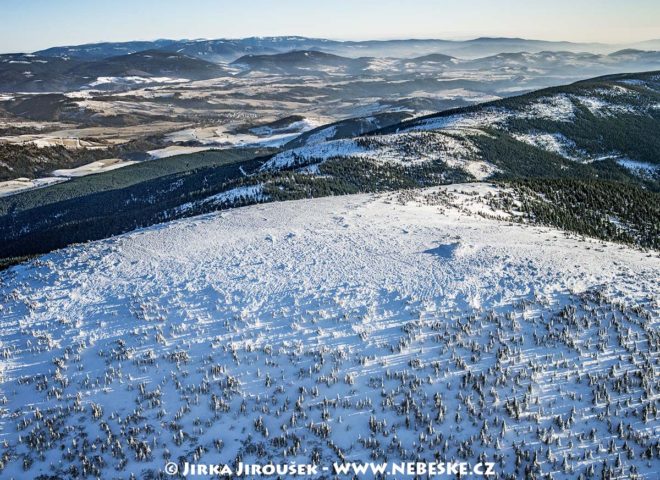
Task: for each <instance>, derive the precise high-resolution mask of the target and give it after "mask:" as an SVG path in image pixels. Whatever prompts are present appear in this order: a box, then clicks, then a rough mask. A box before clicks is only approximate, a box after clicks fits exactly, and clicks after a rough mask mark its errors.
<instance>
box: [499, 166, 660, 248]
mask: <svg viewBox="0 0 660 480" xmlns="http://www.w3.org/2000/svg"><path fill="white" fill-rule="evenodd" d="M504 185H506V186H508V187H511V188H512V193H511V194H501V195H500V196H499V197H494V198H493V199H491V200H490V203H491V206H493V207H496V208H501V209H503V210H504V211H509V212H512V211H514V210H515V211H518V212H519V213H522V215H523V219H524V220H525V221H527V222H530V223H534V224H539V225H545V226H551V227H556V228H559V229H561V230H567V231H570V232H575V233H578V234H582V235H587V236H590V237H594V238H599V239H602V240H607V241H614V242H620V243H626V244H631V245H638V246H641V247H644V248H652V249H656V250H657V249H660V194H659V193H657V192H650V191H648V190H645V189H643V188H640V187H637V186H634V185H630V184H623V183H619V182H611V181H602V180H577V179H570V178H561V179H539V178H534V179H519V180H511V181H507V182H504Z"/></svg>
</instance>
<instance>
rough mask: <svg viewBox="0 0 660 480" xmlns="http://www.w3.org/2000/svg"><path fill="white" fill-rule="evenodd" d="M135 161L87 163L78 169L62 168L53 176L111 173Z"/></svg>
mask: <svg viewBox="0 0 660 480" xmlns="http://www.w3.org/2000/svg"><path fill="white" fill-rule="evenodd" d="M134 163H137V162H134V161H131V160H122V159H121V158H106V159H103V160H97V161H96V162H91V163H87V164H85V165H82V166H80V167H77V168H61V169H59V170H54V171H53V173H52V175H53V176H55V177H85V176H87V175H93V174H95V173H103V172H109V171H110V170H116V169H118V168H123V167H127V166H129V165H133V164H134Z"/></svg>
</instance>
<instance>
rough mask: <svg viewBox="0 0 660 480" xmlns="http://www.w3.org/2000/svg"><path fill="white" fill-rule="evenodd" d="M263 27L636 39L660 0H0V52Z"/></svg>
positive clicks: (329, 32) (322, 33) (657, 33)
mask: <svg viewBox="0 0 660 480" xmlns="http://www.w3.org/2000/svg"><path fill="white" fill-rule="evenodd" d="M268 35H304V36H313V37H323V38H333V39H340V40H344V39H350V40H356V39H357V40H359V39H387V38H448V39H459V38H462V39H463V38H473V37H478V36H511V37H524V38H535V39H543V40H569V41H579V42H583V41H587V42H591V41H594V42H603V43H632V42H636V41H641V40H650V39H657V38H660V0H544V1H539V0H526V1H525V0H324V1H320V0H0V52H18V51H34V50H37V49H41V48H46V47H50V46H55V45H71V44H79V43H91V42H98V41H126V40H151V39H156V38H177V39H178V38H191V39H192V38H239V37H247V36H268Z"/></svg>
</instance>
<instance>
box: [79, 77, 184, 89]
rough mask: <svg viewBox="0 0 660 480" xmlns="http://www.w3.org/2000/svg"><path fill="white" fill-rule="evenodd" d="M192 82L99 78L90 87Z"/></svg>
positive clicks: (158, 79) (135, 78)
mask: <svg viewBox="0 0 660 480" xmlns="http://www.w3.org/2000/svg"><path fill="white" fill-rule="evenodd" d="M189 81H190V80H189V79H187V78H171V77H140V76H137V75H133V76H127V77H98V78H97V79H96V80H94V81H93V82H91V83H90V84H89V86H90V87H98V86H101V85H107V84H120V85H145V84H149V83H165V84H172V83H186V82H189Z"/></svg>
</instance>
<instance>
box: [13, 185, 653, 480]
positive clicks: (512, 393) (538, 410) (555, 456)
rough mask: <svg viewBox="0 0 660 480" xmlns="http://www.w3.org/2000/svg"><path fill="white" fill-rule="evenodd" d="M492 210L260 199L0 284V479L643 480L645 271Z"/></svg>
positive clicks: (648, 292)
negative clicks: (465, 465)
mask: <svg viewBox="0 0 660 480" xmlns="http://www.w3.org/2000/svg"><path fill="white" fill-rule="evenodd" d="M496 193H497V189H496V188H494V187H492V186H488V185H483V184H479V185H452V186H449V187H445V188H436V189H430V190H425V191H420V192H414V191H412V192H411V191H407V192H405V193H392V194H387V195H380V196H370V195H359V196H350V197H341V198H325V199H316V200H308V201H297V202H284V203H278V204H269V205H259V206H253V207H248V208H242V209H235V210H232V211H228V212H223V213H221V214H211V215H206V216H203V217H197V218H193V219H188V220H184V221H177V222H173V223H169V224H164V225H161V226H157V227H153V228H150V229H146V230H141V231H137V232H134V233H131V234H128V235H123V236H120V237H116V238H113V239H110V240H106V241H103V242H97V243H91V244H86V245H79V246H75V247H71V248H68V249H65V250H62V251H59V252H55V253H53V254H50V255H47V256H45V257H42V258H40V259H39V260H36V261H34V262H32V263H31V264H27V265H22V266H18V267H14V268H13V269H11V270H9V271H6V272H4V273H2V274H1V275H2V276H1V277H0V355H1V356H2V362H1V363H0V399H1V402H0V403H1V406H0V438H1V439H2V444H0V462H1V463H0V468H2V473H1V474H0V475H1V476H2V477H3V478H12V477H13V478H25V477H36V476H38V475H40V474H42V475H59V476H63V477H73V476H76V475H80V476H94V477H97V476H98V477H103V478H112V477H122V478H123V477H128V476H129V474H130V473H134V474H135V475H136V476H141V477H144V476H148V474H149V472H150V471H151V472H156V473H157V472H161V471H162V467H163V466H164V464H165V462H166V461H168V460H172V461H176V462H179V461H183V460H184V459H185V460H187V461H192V462H194V461H200V462H210V463H224V462H226V463H232V462H233V461H235V460H236V459H237V458H240V459H242V460H243V461H252V462H257V463H267V462H269V461H274V462H277V463H288V462H299V463H300V462H305V463H307V462H310V461H315V462H319V463H321V464H322V465H329V464H331V463H332V462H335V461H342V460H348V461H358V462H365V461H385V460H389V461H395V460H406V461H415V460H418V459H422V460H426V461H434V460H435V459H439V460H452V459H454V460H465V461H470V462H473V463H475V462H477V461H478V460H479V458H480V457H481V456H482V455H483V457H484V458H485V459H488V460H494V461H496V462H497V466H496V471H497V472H498V473H499V475H500V476H502V477H503V476H505V475H508V476H509V477H511V478H521V477H523V476H524V475H525V474H526V473H528V474H529V473H530V472H540V473H543V474H552V475H553V477H554V478H566V479H572V478H578V477H579V475H581V474H582V475H587V476H598V477H600V476H601V474H602V473H603V470H605V472H604V475H605V476H608V475H609V476H611V477H616V478H630V477H632V476H634V473H637V474H639V475H640V476H641V477H642V478H649V479H650V478H655V477H656V475H657V472H658V469H659V467H660V465H659V463H658V443H657V438H658V434H659V433H660V420H659V419H658V412H657V404H658V394H657V391H658V319H659V310H658V308H659V307H658V300H659V299H658V292H657V288H656V287H657V284H656V282H657V278H658V276H659V274H660V260H659V259H658V258H657V256H655V255H652V256H648V255H647V254H644V253H642V252H639V251H637V250H632V249H628V248H625V247H621V246H619V245H614V244H607V243H602V242H597V241H592V240H582V239H579V238H569V237H566V236H565V235H564V234H562V233H561V232H558V231H555V230H552V229H547V228H535V227H528V226H524V225H519V224H513V223H509V222H508V220H507V217H506V214H504V213H503V212H498V211H493V210H490V209H489V207H488V206H487V204H486V203H485V202H484V201H483V199H484V198H487V197H488V196H490V195H495V194H496ZM486 217H488V218H486ZM491 217H492V218H491ZM495 217H502V220H496V219H495Z"/></svg>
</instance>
